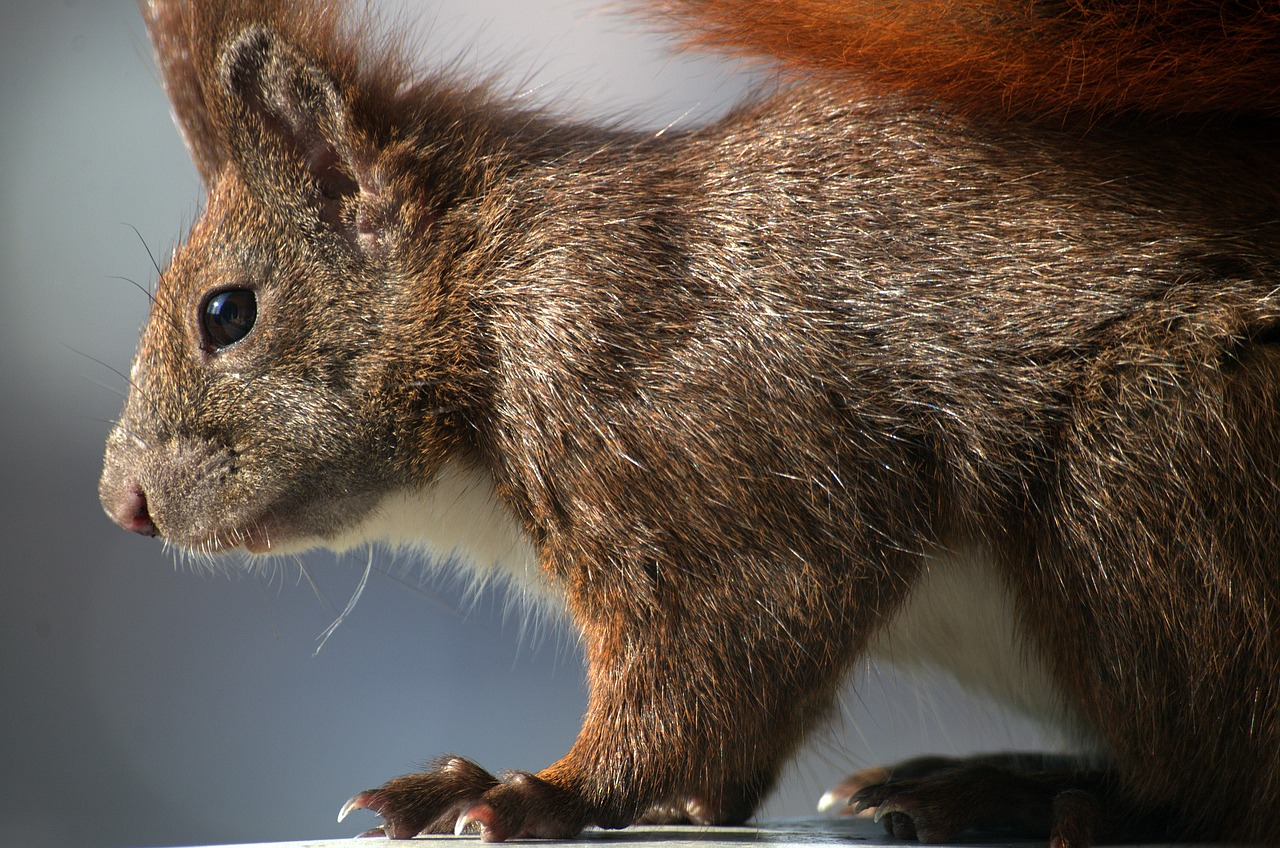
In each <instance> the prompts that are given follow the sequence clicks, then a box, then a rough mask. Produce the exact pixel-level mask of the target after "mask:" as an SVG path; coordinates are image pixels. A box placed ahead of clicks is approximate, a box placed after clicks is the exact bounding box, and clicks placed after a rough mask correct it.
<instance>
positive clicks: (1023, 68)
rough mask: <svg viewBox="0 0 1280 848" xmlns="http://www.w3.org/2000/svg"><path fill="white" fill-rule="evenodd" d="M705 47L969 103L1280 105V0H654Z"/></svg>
mask: <svg viewBox="0 0 1280 848" xmlns="http://www.w3.org/2000/svg"><path fill="white" fill-rule="evenodd" d="M653 2H654V4H655V5H654V9H655V11H656V12H657V13H658V14H659V15H660V16H662V17H663V18H665V19H666V20H667V21H668V22H675V24H676V25H677V26H678V28H679V30H680V31H681V32H683V33H692V34H691V35H687V40H688V41H689V43H691V44H693V45H695V46H703V47H714V48H717V49H721V50H728V51H730V52H732V53H736V54H740V55H748V56H756V57H764V58H767V59H769V60H772V61H776V62H778V63H780V64H781V65H783V66H784V67H786V68H788V69H791V70H794V71H800V72H803V73H807V74H812V73H813V72H814V71H815V70H818V71H826V72H834V73H837V74H840V75H850V74H852V75H856V76H857V77H859V78H860V79H862V80H864V81H865V82H867V83H869V84H872V85H877V86H883V87H885V88H888V89H890V90H900V91H910V92H919V93H925V94H927V95H928V96H930V97H934V98H939V99H942V100H946V101H949V102H951V103H953V104H956V105H958V106H961V107H964V108H967V109H976V110H979V111H984V112H992V111H1003V112H1008V113H1030V114H1041V115H1071V114H1084V115H1087V116H1094V117H1096V116H1100V115H1106V114H1130V113H1140V114H1148V115H1152V114H1155V115H1175V114H1185V113H1228V114H1237V115H1272V116H1274V115H1280V2H1278V0H653Z"/></svg>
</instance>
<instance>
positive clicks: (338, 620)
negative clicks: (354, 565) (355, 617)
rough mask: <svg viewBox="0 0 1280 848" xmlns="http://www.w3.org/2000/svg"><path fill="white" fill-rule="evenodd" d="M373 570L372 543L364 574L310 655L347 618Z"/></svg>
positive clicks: (317, 650)
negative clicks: (345, 604)
mask: <svg viewBox="0 0 1280 848" xmlns="http://www.w3.org/2000/svg"><path fill="white" fill-rule="evenodd" d="M372 572H373V545H370V546H369V559H368V561H367V562H366V563H365V565H364V574H362V575H360V582H359V583H358V584H357V585H356V590H355V592H354V593H353V594H352V595H351V600H349V601H347V606H346V608H345V609H344V610H343V611H342V612H341V613H339V614H338V617H337V618H335V619H334V620H333V624H330V625H329V626H328V627H327V628H325V631H324V632H323V633H321V634H320V637H319V640H320V644H319V645H316V650H315V653H314V654H312V655H311V656H313V657H314V656H318V655H319V654H320V651H321V649H323V648H324V643H325V642H328V641H329V637H330V636H332V635H333V631H335V630H337V629H338V627H339V626H341V624H342V623H343V622H344V621H346V620H347V616H348V615H350V614H351V610H353V609H355V605H356V601H358V600H360V596H361V595H363V594H364V587H365V586H367V585H368V583H369V574H370V573H372Z"/></svg>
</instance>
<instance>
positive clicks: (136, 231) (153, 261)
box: [121, 221, 164, 276]
mask: <svg viewBox="0 0 1280 848" xmlns="http://www.w3.org/2000/svg"><path fill="white" fill-rule="evenodd" d="M121 223H123V224H124V225H125V226H126V227H128V228H129V229H131V230H133V232H134V234H135V235H137V237H138V241H140V242H142V249H143V250H145V251H146V252H147V258H148V259H150V260H151V267H152V268H155V269H156V275H157V276H158V275H160V274H163V273H164V272H163V271H162V270H160V263H159V262H157V261H156V256H155V254H154V253H152V252H151V246H150V245H148V244H147V240H146V239H145V238H143V237H142V231H141V230H139V229H138V228H137V227H135V226H134V225H133V224H130V223H128V222H125V221H122V222H121Z"/></svg>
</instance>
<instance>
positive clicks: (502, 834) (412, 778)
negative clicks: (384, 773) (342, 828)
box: [338, 757, 584, 842]
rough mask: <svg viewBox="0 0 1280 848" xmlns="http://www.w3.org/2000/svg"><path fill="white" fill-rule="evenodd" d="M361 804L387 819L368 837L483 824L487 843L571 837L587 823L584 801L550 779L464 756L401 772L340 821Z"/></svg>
mask: <svg viewBox="0 0 1280 848" xmlns="http://www.w3.org/2000/svg"><path fill="white" fill-rule="evenodd" d="M360 809H367V810H371V811H373V812H374V813H377V814H378V815H379V816H381V817H382V820H383V823H382V825H380V826H379V827H376V828H374V829H373V830H371V831H368V832H367V833H365V834H363V835H364V836H386V837H389V838H391V839H412V838H413V837H415V836H418V835H419V834H424V833H456V834H462V833H464V832H466V831H468V830H472V829H477V828H478V830H479V832H480V836H481V838H482V839H484V841H486V842H505V841H506V840H508V839H520V838H542V839H568V838H570V837H573V836H575V835H577V833H578V832H579V831H580V830H582V827H583V824H584V821H583V817H582V815H581V812H580V811H579V810H578V806H577V805H576V804H574V803H573V802H572V800H571V799H570V798H568V797H567V795H566V793H565V792H564V791H563V790H561V789H559V788H557V787H555V786H553V785H552V784H550V783H548V782H547V781H545V780H542V779H541V778H539V777H536V776H535V775H532V774H528V773H526V772H514V773H512V774H511V775H510V776H508V777H507V778H506V779H505V780H499V779H498V778H496V777H494V776H493V775H492V774H490V773H489V772H487V771H485V770H484V769H483V768H481V767H480V766H478V765H476V764H475V763H473V762H471V761H470V760H467V759H464V758H462V757H446V758H444V759H441V760H439V761H437V762H436V763H435V768H434V769H432V770H431V771H428V772H425V773H423V774H411V775H406V776H404V777H397V778H395V779H394V780H390V781H388V782H387V783H385V784H383V785H382V786H380V787H379V788H377V789H369V790H366V791H364V792H361V793H359V794H357V795H356V796H355V797H353V798H352V799H351V800H350V801H348V802H347V803H346V804H345V805H344V806H343V808H342V811H341V812H340V813H339V814H338V820H339V821H342V820H343V819H344V818H346V817H347V815H348V814H349V813H351V812H352V811H353V810H360Z"/></svg>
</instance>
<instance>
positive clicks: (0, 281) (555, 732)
mask: <svg viewBox="0 0 1280 848" xmlns="http://www.w3.org/2000/svg"><path fill="white" fill-rule="evenodd" d="M3 2H4V5H3V6H0V48H2V49H0V168H2V169H3V170H2V174H0V263H2V265H0V381H2V384H0V398H3V402H2V403H0V487H2V490H0V523H2V525H3V539H4V542H5V544H4V545H3V548H2V549H0V550H2V551H3V552H2V553H0V565H2V567H3V586H2V588H0V670H2V671H3V677H2V678H0V680H2V682H0V842H4V843H5V844H19V845H27V846H90V845H112V846H124V845H166V844H183V843H186V844H192V843H201V842H233V841H258V840H274V839H301V838H310V837H320V836H341V835H344V834H354V833H357V832H359V831H360V830H363V829H364V828H367V827H370V826H372V824H373V822H374V820H373V818H372V817H371V816H369V815H368V814H359V815H356V816H353V817H352V819H351V820H348V821H347V822H346V823H344V824H341V825H339V824H336V823H335V822H334V814H335V813H336V812H337V809H338V806H339V805H340V804H341V802H342V801H343V800H345V799H346V798H347V797H348V796H349V795H351V794H352V793H353V792H354V791H356V790H359V789H362V788H365V787H368V786H371V785H376V784H377V783H380V782H381V781H382V780H384V779H386V778H388V777H390V776H392V775H394V774H397V773H401V772H405V771H409V770H412V769H414V768H415V767H416V766H417V765H419V764H421V763H422V762H423V761H425V760H426V759H427V758H429V757H431V756H433V755H435V754H438V753H443V752H446V751H453V752H458V753H463V754H466V755H469V756H472V757H475V758H477V759H478V760H479V761H480V762H482V763H483V764H485V765H488V766H490V767H493V768H527V769H536V768H539V767H541V766H543V765H546V764H547V763H549V762H551V761H552V760H554V759H555V758H556V757H557V756H558V755H559V754H561V753H562V752H563V751H564V750H565V749H566V748H567V747H568V745H569V744H570V742H571V741H572V739H573V736H574V733H575V731H576V728H577V724H578V719H579V716H580V714H581V710H582V707H583V702H584V697H583V684H582V671H581V660H580V656H579V653H578V651H577V648H576V646H575V644H574V641H573V639H572V637H571V636H570V635H568V634H566V633H565V632H563V631H562V630H557V629H555V628H554V627H547V626H545V625H538V624H536V623H529V619H528V617H527V616H526V614H525V612H524V611H522V610H520V609H518V608H512V607H511V605H510V604H509V603H508V600H507V598H505V597H504V596H503V595H502V594H501V593H481V594H479V595H468V594H467V593H466V592H464V591H462V590H461V589H460V588H459V586H458V585H457V583H456V581H452V580H450V579H448V577H440V576H438V575H437V576H434V577H433V576H431V572H430V571H429V570H427V571H424V569H423V568H422V567H421V564H420V563H415V562H408V561H405V562H391V561H389V560H388V559H387V558H385V557H379V558H378V559H377V565H378V571H376V572H375V575H374V579H372V580H371V582H370V585H369V588H368V590H367V591H366V593H365V595H364V597H363V599H362V600H361V601H360V603H359V605H358V606H357V607H356V608H355V610H354V612H353V614H352V615H351V617H350V619H349V620H348V621H347V622H346V623H345V624H344V625H343V626H342V627H341V628H339V629H338V630H337V632H336V633H335V634H334V636H333V637H332V638H331V639H330V640H329V642H328V644H327V645H326V646H325V648H324V650H323V651H322V652H321V653H320V654H319V655H318V656H313V655H312V654H313V651H314V650H315V646H316V637H317V636H318V635H319V634H320V633H321V632H322V631H323V630H324V629H325V628H326V627H327V626H328V625H329V623H330V622H331V621H332V620H333V619H334V617H335V616H336V615H337V611H338V610H340V609H341V608H342V606H343V605H344V604H345V603H346V599H347V597H348V596H349V595H350V593H351V591H352V590H353V589H354V587H355V585H356V583H357V581H358V577H359V573H360V571H361V570H362V568H363V566H364V562H365V560H364V555H363V554H361V555H357V556H354V557H349V558H347V559H345V560H341V559H340V560H335V559H333V558H331V557H326V556H320V555H318V556H312V557H308V558H307V559H306V560H305V561H304V562H303V563H302V564H301V565H300V564H298V563H295V562H285V563H280V564H277V566H275V567H274V568H270V569H268V570H266V571H256V572H253V571H248V570H245V569H241V568H238V567H237V566H238V564H237V563H234V562H233V563H231V566H232V567H230V568H228V569H227V570H226V571H223V572H219V573H214V574H209V573H203V574H202V573H194V572H193V570H192V569H191V568H190V567H188V566H185V565H182V564H181V563H180V562H178V564H176V565H175V561H176V558H175V557H174V555H173V554H172V553H171V552H167V551H165V550H164V548H163V546H162V545H161V544H160V543H158V542H155V541H152V540H147V539H142V538H135V537H131V536H130V535H128V534H126V533H124V532H121V531H119V530H117V529H116V528H115V527H114V526H112V525H111V524H110V523H109V522H108V521H107V520H106V519H105V517H104V516H103V515H102V514H101V511H100V509H99V507H98V504H97V499H96V493H95V490H96V480H97V474H98V465H99V461H100V456H101V447H100V445H101V441H102V438H103V436H104V434H105V433H106V430H107V428H108V426H109V424H108V422H109V420H110V419H111V418H112V417H113V416H114V415H115V414H116V413H117V411H118V409H119V406H120V403H121V392H122V389H123V387H124V379H123V378H122V377H121V376H120V375H119V374H118V373H117V371H124V370H126V369H127V367H128V361H129V359H130V356H131V354H132V352H133V347H134V344H135V341H136V338H137V332H138V330H139V328H140V326H141V325H142V323H143V321H144V320H145V315H146V298H145V296H144V295H143V294H142V293H141V292H140V291H139V290H138V289H137V288H135V287H134V286H133V285H131V284H130V283H129V282H126V281H122V280H120V279H115V278H116V277H125V278H128V279H131V280H134V281H136V282H138V283H139V284H140V285H142V286H148V285H150V284H151V283H152V282H153V281H154V278H155V272H154V270H153V268H152V267H151V261H150V259H149V258H148V255H147V249H146V248H145V247H144V245H143V241H145V243H146V244H147V245H149V246H150V248H151V250H152V251H153V252H154V253H155V254H156V255H157V257H158V258H160V259H161V260H163V257H164V256H165V255H167V253H168V251H169V250H170V249H171V247H172V245H173V244H174V243H175V242H176V240H178V239H179V238H180V237H181V235H182V233H183V231H184V229H185V228H186V227H187V226H189V224H190V223H191V221H192V220H193V219H194V217H195V216H196V215H197V213H198V210H199V198H200V187H199V184H198V182H197V179H196V176H195V173H194V170H193V169H192V168H191V166H190V165H189V164H188V161H187V158H186V154H185V151H184V150H183V148H182V145H181V143H180V141H179V139H178V136H177V134H176V132H175V130H174V128H173V126H172V125H171V122H170V119H169V115H168V108H167V104H166V102H165V100H164V97H163V95H162V93H161V90H160V86H159V84H158V82H157V80H156V79H155V74H154V72H153V70H152V68H151V63H150V56H149V49H148V47H147V46H146V42H145V36H144V34H143V31H142V27H141V23H140V20H139V17H138V13H137V10H136V9H135V7H134V5H133V3H132V2H131V0H94V2H90V0H79V2H76V0H55V1H54V2H40V3H30V2H16V1H15V0H3ZM405 5H407V6H412V9H411V12H410V14H411V15H412V16H413V17H414V18H416V19H419V20H420V21H422V22H423V23H424V24H425V25H426V26H425V27H424V29H423V32H424V41H423V44H424V49H423V56H422V60H423V62H424V63H426V64H431V63H439V62H447V61H453V60H460V61H461V62H462V63H463V65H464V66H466V67H474V68H476V69H478V70H485V71H495V70H496V71H498V72H499V73H500V74H501V78H502V79H504V80H506V81H507V85H508V87H509V88H510V89H511V90H512V91H514V92H523V93H524V96H526V97H527V98H529V99H530V100H531V101H534V102H554V103H557V104H559V106H560V107H561V108H563V109H564V110H566V111H568V112H571V113H573V114H576V115H595V116H606V117H611V118H622V119H625V120H627V121H629V122H631V123H635V124H638V125H643V126H650V127H654V128H657V127H661V126H664V125H666V124H668V123H671V122H673V121H678V122H684V123H689V122H695V121H698V120H703V119H705V118H706V117H708V116H710V115H714V114H715V113H716V112H717V111H718V110H721V109H723V108H724V106H725V104H727V103H730V102H732V101H733V100H734V98H735V97H737V96H738V95H739V94H740V92H741V91H742V90H743V86H744V82H743V80H742V78H741V76H735V75H734V74H733V73H732V69H731V68H727V67H725V66H722V65H717V64H715V63H713V62H710V61H706V60H698V61H694V60H691V59H689V57H679V56H675V55H673V54H672V53H671V52H670V50H669V49H668V47H667V46H666V43H665V42H664V41H663V40H662V39H660V38H654V37H649V36H646V35H645V34H643V33H641V32H640V30H641V29H642V27H641V26H638V25H636V24H635V23H634V22H631V21H627V20H623V19H620V18H618V17H616V16H614V15H613V14H612V13H610V12H609V11H607V10H602V9H601V8H600V7H599V5H597V4H592V3H589V2H585V0H581V2H580V1H579V0H574V2H568V0H519V2H516V0H506V2H494V0H487V2H478V1H477V0H448V2H437V1H436V0H433V2H421V3H413V4H408V3H406V4H405ZM135 227H136V228H137V230H138V231H139V232H140V234H141V236H142V240H140V239H139V238H138V236H137V235H135V234H134V232H133V228H135ZM304 568H305V572H306V576H305V577H304V576H303V573H302V572H303V569H304ZM424 574H426V575H427V576H426V577H425V579H424V577H423V575H424ZM312 583H314V584H315V587H314V588H313V586H312V585H311V584H312ZM855 688H856V691H854V690H850V693H849V695H848V696H846V698H845V699H844V703H843V705H842V709H841V710H840V711H839V712H838V713H837V714H836V715H835V716H834V719H833V733H831V734H829V736H830V738H824V739H823V740H820V741H819V743H818V744H817V745H815V746H813V748H812V750H811V751H809V752H808V753H807V754H806V755H805V756H804V757H803V758H802V759H801V762H800V764H799V765H798V766H797V767H796V768H795V769H793V773H792V774H791V775H790V776H789V777H788V778H787V780H786V782H785V785H784V787H783V789H782V791H781V792H780V793H779V795H778V796H777V797H776V798H775V799H774V800H773V801H771V802H770V804H769V806H768V807H767V808H766V811H765V812H766V813H767V814H772V815H779V814H782V815H800V814H804V813H806V812H808V811H809V810H810V809H811V805H812V803H813V801H814V800H816V798H817V797H818V796H819V795H820V794H821V791H822V788H823V786H824V785H825V784H826V783H827V782H829V781H830V780H832V779H834V778H835V777H837V776H839V775H840V774H842V773H843V772H845V771H847V770H848V769H849V768H851V767H854V766H858V765H863V764H867V763H871V762H875V761H878V760H881V759H886V758H895V757H900V756H904V755H909V754H912V753H915V752H919V751H943V752H964V751H968V750H972V749H975V748H1007V747H1011V746H1023V745H1035V744H1037V743H1038V741H1039V739H1038V737H1037V736H1036V734H1035V732H1034V730H1033V729H1031V728H1029V727H1027V726H1026V725H1025V724H1023V723H1020V722H1016V721H1012V720H1010V719H1008V718H1007V717H1005V716H1002V715H1000V714H999V713H997V712H995V711H994V710H992V709H991V708H990V707H988V706H985V705H983V704H981V703H977V702H974V701H972V700H970V699H968V698H965V697H964V696H962V695H960V694H959V693H957V692H956V691H955V690H954V689H952V688H949V687H947V686H938V685H932V684H931V685H928V686H925V687H924V688H923V689H922V690H921V691H920V693H919V694H913V690H911V689H910V688H909V687H908V686H907V685H906V682H905V681H904V680H902V679H901V678H900V676H899V675H898V674H897V673H895V672H894V671H893V670H892V669H887V668H864V669H862V670H861V672H860V677H859V679H858V680H856V681H855Z"/></svg>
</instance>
